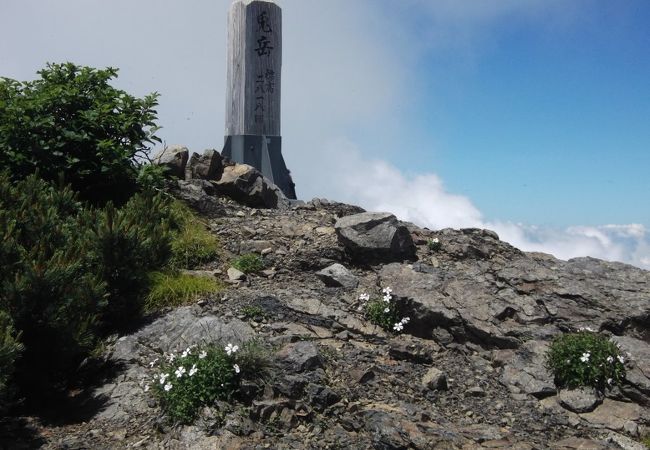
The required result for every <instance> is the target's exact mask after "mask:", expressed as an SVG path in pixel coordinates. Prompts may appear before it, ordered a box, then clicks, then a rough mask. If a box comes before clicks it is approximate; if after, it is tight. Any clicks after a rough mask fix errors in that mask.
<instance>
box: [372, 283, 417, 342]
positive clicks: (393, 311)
mask: <svg viewBox="0 0 650 450" xmlns="http://www.w3.org/2000/svg"><path fill="white" fill-rule="evenodd" d="M392 292H393V291H392V289H391V288H390V287H387V288H384V289H383V291H382V294H383V297H382V298H381V300H380V299H373V300H370V295H368V294H366V293H364V294H361V295H360V296H359V300H360V301H361V302H362V303H361V305H360V306H359V310H360V311H364V314H365V316H366V318H367V319H368V320H369V321H370V322H372V323H374V324H375V325H378V326H380V327H381V328H383V329H384V330H386V331H392V332H396V333H399V332H401V331H403V330H404V326H405V325H406V324H408V323H409V322H410V320H411V319H410V318H408V317H405V318H403V319H400V318H399V316H400V311H399V308H398V306H397V304H396V303H395V301H394V299H393V294H392Z"/></svg>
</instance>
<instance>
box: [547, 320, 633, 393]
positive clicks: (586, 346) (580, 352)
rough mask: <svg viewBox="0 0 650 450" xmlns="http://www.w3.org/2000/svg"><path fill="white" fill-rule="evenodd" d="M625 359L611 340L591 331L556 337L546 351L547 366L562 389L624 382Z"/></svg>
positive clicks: (604, 385) (609, 385)
mask: <svg viewBox="0 0 650 450" xmlns="http://www.w3.org/2000/svg"><path fill="white" fill-rule="evenodd" d="M624 362H625V359H624V358H623V356H622V355H621V353H620V351H619V349H618V347H617V346H616V344H615V343H614V342H612V341H611V340H610V339H609V338H608V337H606V336H603V335H601V334H598V333H594V332H591V331H579V332H577V333H569V334H562V335H559V336H557V337H556V338H555V339H554V340H553V343H552V344H551V346H550V348H549V350H548V354H547V366H548V368H549V369H550V370H551V372H552V373H553V375H554V377H555V384H556V385H557V386H559V387H561V388H565V387H566V388H577V387H582V386H590V387H594V388H596V389H599V390H601V391H603V390H605V389H609V388H610V387H612V386H614V385H618V384H621V383H622V382H623V380H624V378H625V365H624Z"/></svg>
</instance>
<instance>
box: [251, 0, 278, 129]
mask: <svg viewBox="0 0 650 450" xmlns="http://www.w3.org/2000/svg"><path fill="white" fill-rule="evenodd" d="M256 19H257V36H256V38H257V39H256V42H257V47H256V48H255V53H257V56H258V57H260V58H263V57H267V58H268V57H270V56H271V53H272V52H273V50H274V49H275V47H274V46H273V45H271V44H272V43H273V42H272V40H271V38H272V37H273V36H272V35H273V28H272V27H271V22H270V20H269V13H268V11H260V12H259V13H258V14H257V18H256ZM262 66H263V65H262V64H259V65H258V67H260V68H261V67H262ZM260 71H261V72H260V73H259V75H257V78H256V79H255V123H264V111H265V107H264V105H265V104H266V94H273V92H274V91H275V71H274V70H273V69H270V68H267V69H266V70H264V69H260Z"/></svg>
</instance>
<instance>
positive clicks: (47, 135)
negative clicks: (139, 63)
mask: <svg viewBox="0 0 650 450" xmlns="http://www.w3.org/2000/svg"><path fill="white" fill-rule="evenodd" d="M38 74H39V75H40V79H37V80H34V81H28V82H19V81H15V80H11V79H8V78H0V167H11V172H12V177H14V179H23V178H25V177H27V176H28V175H31V174H33V173H35V172H36V171H37V170H38V171H39V174H40V176H41V177H43V178H45V179H46V180H50V181H56V180H58V177H59V174H60V173H63V174H64V176H65V182H66V183H69V184H71V185H72V187H73V189H74V190H76V191H78V192H80V193H81V196H82V198H84V199H87V200H91V201H93V202H100V203H104V202H106V201H108V200H113V201H115V202H117V203H122V202H124V201H126V200H127V199H128V198H129V197H130V196H131V195H132V194H133V192H135V190H136V183H137V179H138V166H139V165H140V162H139V161H140V160H141V157H142V156H144V155H145V154H146V152H147V151H148V148H147V144H151V143H153V142H160V139H159V138H157V137H156V136H155V132H156V130H157V127H156V125H155V120H156V111H155V110H154V109H153V108H154V107H155V106H156V105H157V94H155V93H154V94H151V95H147V96H145V97H144V98H143V99H138V98H135V97H133V96H131V95H129V94H127V93H126V92H124V91H122V90H119V89H115V88H114V87H112V86H111V85H110V84H109V82H110V80H111V79H113V78H115V77H116V76H117V70H116V69H113V68H107V69H104V70H98V69H93V68H90V67H82V66H77V65H75V64H72V63H65V64H48V65H47V67H46V68H45V69H43V70H41V71H39V72H38Z"/></svg>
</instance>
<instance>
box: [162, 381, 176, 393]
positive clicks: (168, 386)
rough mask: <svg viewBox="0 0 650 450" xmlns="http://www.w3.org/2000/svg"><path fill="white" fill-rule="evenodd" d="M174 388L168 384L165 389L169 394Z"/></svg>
mask: <svg viewBox="0 0 650 450" xmlns="http://www.w3.org/2000/svg"><path fill="white" fill-rule="evenodd" d="M173 387H174V386H173V385H172V384H171V383H167V384H166V385H165V386H164V388H163V389H165V392H169V391H171V390H172V388H173Z"/></svg>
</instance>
